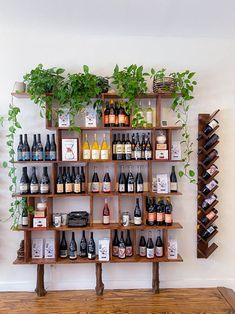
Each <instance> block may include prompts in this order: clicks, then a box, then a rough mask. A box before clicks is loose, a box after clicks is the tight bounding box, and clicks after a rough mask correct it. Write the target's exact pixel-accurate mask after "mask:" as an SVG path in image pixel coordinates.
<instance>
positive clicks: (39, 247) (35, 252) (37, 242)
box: [32, 239, 43, 258]
mask: <svg viewBox="0 0 235 314" xmlns="http://www.w3.org/2000/svg"><path fill="white" fill-rule="evenodd" d="M32 258H43V239H32Z"/></svg>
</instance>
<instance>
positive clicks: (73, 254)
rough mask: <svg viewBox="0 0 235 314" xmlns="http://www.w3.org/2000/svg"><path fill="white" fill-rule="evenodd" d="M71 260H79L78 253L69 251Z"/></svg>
mask: <svg viewBox="0 0 235 314" xmlns="http://www.w3.org/2000/svg"><path fill="white" fill-rule="evenodd" d="M69 258H70V259H76V258H77V251H69Z"/></svg>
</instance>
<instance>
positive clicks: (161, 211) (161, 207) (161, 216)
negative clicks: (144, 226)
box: [155, 199, 165, 226]
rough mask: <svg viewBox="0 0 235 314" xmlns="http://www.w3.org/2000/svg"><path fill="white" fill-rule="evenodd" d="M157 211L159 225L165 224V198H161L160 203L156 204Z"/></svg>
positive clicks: (157, 223)
mask: <svg viewBox="0 0 235 314" xmlns="http://www.w3.org/2000/svg"><path fill="white" fill-rule="evenodd" d="M155 208H156V213H157V221H156V225H157V226H162V225H164V222H165V203H164V200H162V199H160V200H159V202H158V203H156V205H155Z"/></svg>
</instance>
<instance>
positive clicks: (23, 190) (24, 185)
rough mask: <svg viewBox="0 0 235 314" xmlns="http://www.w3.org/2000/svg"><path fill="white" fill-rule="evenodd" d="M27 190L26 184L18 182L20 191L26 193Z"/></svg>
mask: <svg viewBox="0 0 235 314" xmlns="http://www.w3.org/2000/svg"><path fill="white" fill-rule="evenodd" d="M27 192H28V184H27V183H20V193H27Z"/></svg>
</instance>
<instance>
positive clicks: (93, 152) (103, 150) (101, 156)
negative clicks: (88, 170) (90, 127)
mask: <svg viewBox="0 0 235 314" xmlns="http://www.w3.org/2000/svg"><path fill="white" fill-rule="evenodd" d="M82 153H83V159H84V160H108V159H109V154H110V150H109V145H108V142H107V140H106V135H105V133H104V134H103V141H102V143H101V145H100V144H99V143H98V140H97V134H96V133H95V134H94V141H93V142H92V144H91V145H90V143H89V141H88V138H87V134H85V139H84V142H83V147H82Z"/></svg>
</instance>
